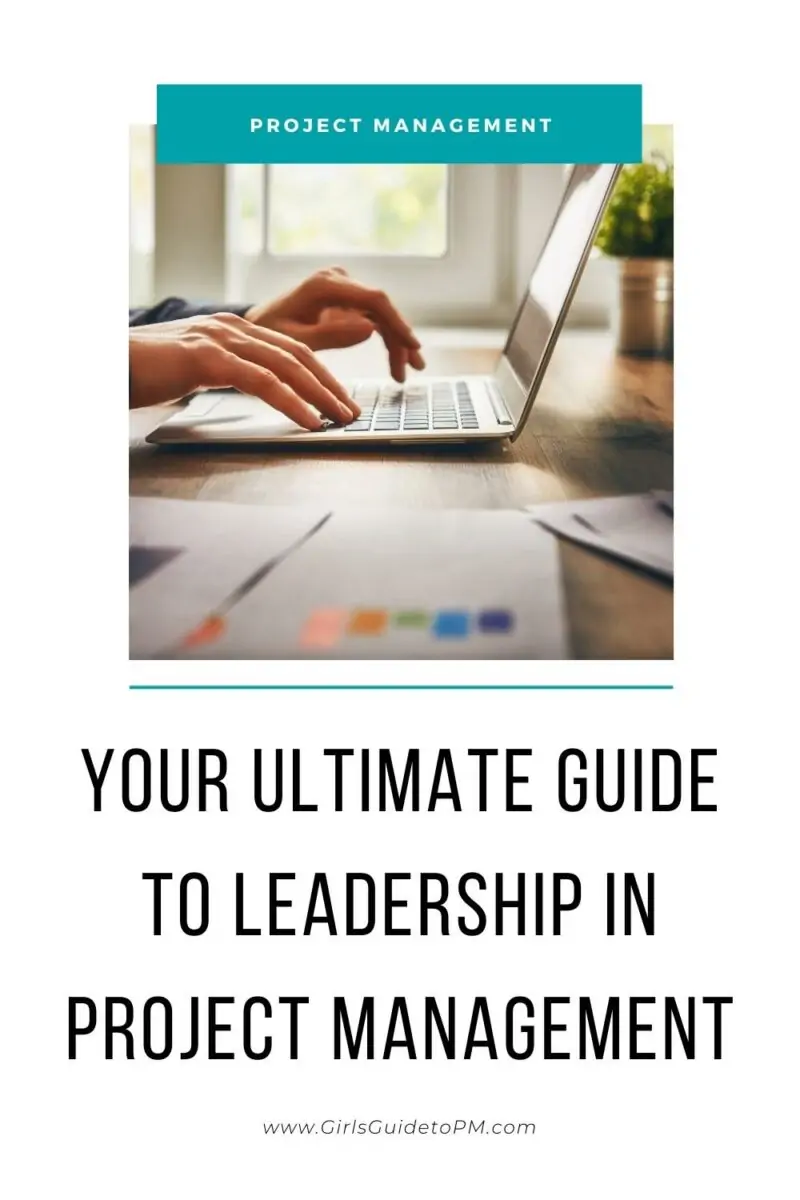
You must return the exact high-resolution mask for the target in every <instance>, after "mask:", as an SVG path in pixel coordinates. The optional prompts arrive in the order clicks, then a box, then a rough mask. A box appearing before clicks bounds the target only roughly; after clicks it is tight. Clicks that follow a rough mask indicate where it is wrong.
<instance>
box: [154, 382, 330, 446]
mask: <svg viewBox="0 0 800 1200" xmlns="http://www.w3.org/2000/svg"><path fill="white" fill-rule="evenodd" d="M307 432H308V431H307V430H305V429H302V428H301V427H300V426H299V425H297V424H296V423H295V422H294V421H291V420H290V419H289V418H288V417H285V416H284V415H283V413H279V412H277V411H276V410H275V409H274V408H270V406H269V405H268V404H265V403H264V401H263V400H259V398H258V397H257V396H245V395H243V394H242V393H241V392H224V393H221V392H202V393H200V394H199V395H197V396H194V397H193V398H192V399H191V400H190V401H189V403H188V404H187V405H186V407H185V408H182V409H181V410H180V412H178V413H176V414H175V416H173V417H170V418H169V420H168V421H165V422H164V424H163V425H161V426H159V428H158V429H157V430H156V431H155V433H154V434H153V435H152V439H153V440H154V441H161V440H164V441H167V440H169V441H178V440H180V441H186V442H224V441H229V440H230V441H239V440H241V439H243V438H250V437H253V438H258V437H291V436H292V435H293V434H298V433H307Z"/></svg>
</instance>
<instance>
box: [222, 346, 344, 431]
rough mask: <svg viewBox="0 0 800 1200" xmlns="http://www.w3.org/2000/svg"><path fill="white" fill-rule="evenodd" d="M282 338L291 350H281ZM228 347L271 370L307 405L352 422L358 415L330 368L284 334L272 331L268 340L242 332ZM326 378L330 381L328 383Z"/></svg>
mask: <svg viewBox="0 0 800 1200" xmlns="http://www.w3.org/2000/svg"><path fill="white" fill-rule="evenodd" d="M281 339H283V343H284V345H286V346H291V347H292V349H291V350H289V349H284V348H283V345H281V344H280V341H281ZM227 348H228V349H229V350H232V351H233V353H234V354H238V355H239V356H240V357H241V358H248V359H250V360H251V361H253V362H257V363H259V364H260V365H261V366H263V367H265V368H266V369H267V370H268V371H272V372H274V374H275V375H277V376H278V378H279V379H281V380H283V382H284V383H287V384H288V385H289V387H290V388H291V389H292V391H293V392H295V393H296V394H297V395H298V396H301V397H302V399H303V400H305V401H306V402H307V403H308V404H313V405H314V407H315V408H318V409H319V411H320V412H322V413H324V414H325V416H326V417H330V418H331V420H332V421H339V422H341V421H352V419H353V417H354V415H358V411H360V410H358V406H357V405H355V401H354V400H351V399H350V397H349V396H348V394H347V392H346V390H345V389H344V388H343V387H342V385H341V384H340V383H338V382H337V381H336V380H335V379H334V377H333V376H332V375H331V373H330V371H328V370H327V369H326V368H325V367H323V366H322V363H320V362H319V360H318V359H315V357H314V355H313V353H312V352H311V351H310V350H309V349H308V347H307V346H302V345H301V344H300V343H299V342H295V341H293V340H292V339H291V338H288V337H284V335H283V334H275V333H273V340H271V341H267V340H266V339H261V338H257V337H249V336H246V335H244V336H240V337H237V338H236V339H234V340H231V341H229V342H228V343H227ZM297 355H299V356H300V357H297ZM301 357H302V359H303V361H302V362H301V361H300V358H301ZM306 362H307V363H309V366H308V367H307V366H305V363H306ZM312 368H313V369H312ZM327 380H330V385H328V383H327ZM346 401H350V402H349V403H346ZM353 406H355V411H354V407H353Z"/></svg>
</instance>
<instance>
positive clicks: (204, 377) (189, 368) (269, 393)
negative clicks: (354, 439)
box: [129, 313, 360, 430]
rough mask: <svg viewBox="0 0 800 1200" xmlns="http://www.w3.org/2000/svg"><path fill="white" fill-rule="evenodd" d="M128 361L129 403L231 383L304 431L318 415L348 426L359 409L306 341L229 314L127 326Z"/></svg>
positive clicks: (314, 423)
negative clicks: (132, 326)
mask: <svg viewBox="0 0 800 1200" xmlns="http://www.w3.org/2000/svg"><path fill="white" fill-rule="evenodd" d="M129 366H130V406H131V407H132V408H139V407H143V406H144V405H148V404H161V403H164V402H166V401H169V400H179V399H181V398H182V397H183V396H188V395H189V394H190V393H191V392H195V391H198V390H199V389H201V388H228V387H230V388H237V389H238V390H239V391H241V392H246V393H249V394H250V395H253V396H258V397H259V398H260V399H261V400H263V401H264V402H265V403H266V404H269V405H271V406H272V408H275V409H277V410H278V411H279V412H282V413H284V414H285V416H287V417H289V418H290V419H291V420H292V421H296V422H297V424H298V425H302V426H303V428H305V429H312V430H313V429H319V428H320V427H321V425H322V424H323V422H322V420H321V418H320V413H322V414H323V415H324V416H325V417H329V418H330V419H331V420H333V421H336V422H338V423H345V422H348V421H352V420H353V418H354V417H357V416H358V415H359V412H360V409H359V407H358V405H357V404H356V403H355V401H354V400H353V399H352V398H351V397H350V396H349V395H348V393H347V390H346V389H345V388H344V387H343V386H342V384H341V383H339V382H338V380H337V379H335V378H334V376H333V375H332V374H331V373H330V371H329V370H328V369H327V367H325V366H323V364H322V363H321V362H320V361H319V359H318V358H317V357H316V355H315V354H314V353H313V351H312V350H311V349H310V348H309V346H308V345H307V344H305V343H303V342H300V341H297V340H296V339H294V338H293V337H289V336H288V335H287V334H286V333H282V332H280V331H278V330H276V329H267V328H263V327H261V326H259V325H255V324H253V323H252V322H251V321H249V320H246V319H245V318H244V317H237V316H234V315H233V314H231V313H217V314H216V315H214V316H211V317H206V316H202V317H189V318H187V319H185V320H181V321H166V322H163V323H162V324H158V325H147V326H141V327H135V328H132V329H131V330H130V332H129Z"/></svg>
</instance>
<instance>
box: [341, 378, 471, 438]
mask: <svg viewBox="0 0 800 1200" xmlns="http://www.w3.org/2000/svg"><path fill="white" fill-rule="evenodd" d="M352 396H353V399H354V400H355V401H356V402H357V403H358V405H359V407H360V408H361V415H360V417H358V418H357V419H356V420H355V421H351V423H350V424H349V425H345V426H344V427H343V431H344V432H345V433H366V432H367V431H368V430H369V431H371V432H372V433H400V432H402V433H427V432H429V431H430V430H436V431H437V432H438V431H439V430H442V431H444V432H455V431H456V430H458V429H477V428H478V418H477V417H476V415H475V409H474V407H473V404H472V400H471V398H470V394H469V387H468V385H467V384H466V383H465V382H464V380H458V381H457V382H455V383H449V382H447V381H444V382H442V383H407V384H402V383H392V384H385V385H383V386H380V387H379V386H378V385H377V384H375V385H372V384H365V383H360V384H358V385H357V386H356V387H354V388H353V390H352Z"/></svg>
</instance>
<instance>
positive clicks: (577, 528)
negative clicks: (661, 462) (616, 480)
mask: <svg viewBox="0 0 800 1200" xmlns="http://www.w3.org/2000/svg"><path fill="white" fill-rule="evenodd" d="M526 511H527V512H528V513H529V515H530V516H532V517H533V518H534V520H535V521H537V522H538V524H539V525H541V526H542V527H543V528H544V529H548V530H550V531H551V532H552V533H556V534H559V535H561V536H562V537H566V538H569V539H570V541H573V542H580V543H581V544H582V545H585V546H590V547H592V548H593V549H596V550H601V551H602V552H603V553H605V554H610V555H611V556H612V557H614V558H621V559H624V560H625V561H626V562H632V563H635V564H636V565H637V566H642V567H646V568H648V569H649V570H651V571H655V572H657V573H658V574H659V575H665V576H668V577H669V578H670V579H671V578H672V577H673V561H674V560H673V532H674V529H673V526H674V522H673V515H672V514H673V497H672V493H671V492H647V493H645V494H644V495H636V496H614V497H610V498H605V499H599V500H568V501H566V502H564V503H558V504H536V505H532V506H531V507H529V508H528V509H527V510H526Z"/></svg>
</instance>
